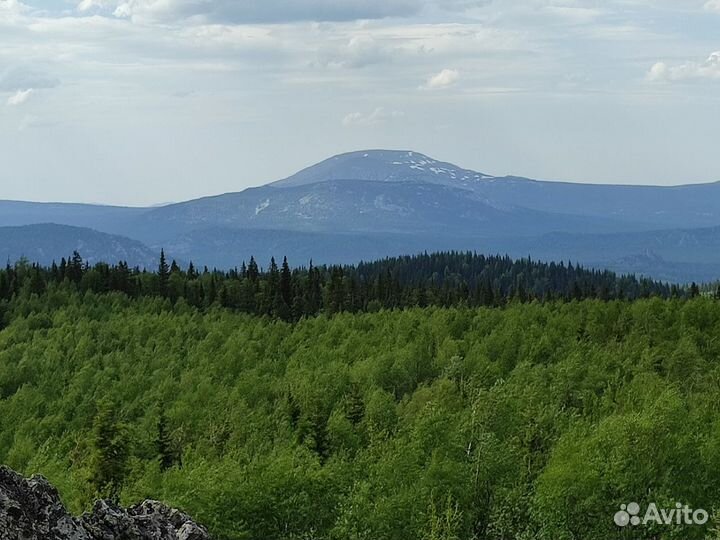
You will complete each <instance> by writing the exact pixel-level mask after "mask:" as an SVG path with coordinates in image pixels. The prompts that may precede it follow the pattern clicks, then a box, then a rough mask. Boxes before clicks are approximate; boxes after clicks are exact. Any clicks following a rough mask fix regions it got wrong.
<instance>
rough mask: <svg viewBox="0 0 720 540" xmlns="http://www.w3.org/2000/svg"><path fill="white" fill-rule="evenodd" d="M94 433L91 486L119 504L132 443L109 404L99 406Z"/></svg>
mask: <svg viewBox="0 0 720 540" xmlns="http://www.w3.org/2000/svg"><path fill="white" fill-rule="evenodd" d="M92 434H93V435H92V461H91V462H92V476H91V478H90V483H91V485H92V486H93V488H94V492H95V494H96V495H98V496H100V497H103V498H107V499H110V500H112V501H117V500H118V498H119V496H120V491H121V489H122V486H123V483H124V481H125V475H126V472H127V460H128V457H129V451H128V450H129V442H128V438H127V433H126V431H125V428H124V426H122V424H121V423H120V422H119V420H118V417H117V411H116V409H115V407H114V406H113V405H112V404H111V403H110V402H108V401H105V402H102V403H101V404H100V405H99V408H98V412H97V415H96V416H95V420H94V422H93V431H92Z"/></svg>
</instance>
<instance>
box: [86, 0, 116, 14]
mask: <svg viewBox="0 0 720 540" xmlns="http://www.w3.org/2000/svg"><path fill="white" fill-rule="evenodd" d="M113 4H114V2H113V0H82V1H81V2H80V3H79V4H78V5H77V10H78V11H80V12H83V13H84V12H86V11H91V10H93V9H106V8H109V7H110V6H113Z"/></svg>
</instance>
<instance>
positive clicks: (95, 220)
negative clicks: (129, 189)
mask: <svg viewBox="0 0 720 540" xmlns="http://www.w3.org/2000/svg"><path fill="white" fill-rule="evenodd" d="M149 210H150V209H149V208H130V207H123V206H103V205H92V204H73V203H36V202H23V201H0V227H3V226H20V225H36V224H38V223H59V224H62V225H72V226H74V227H89V228H91V229H96V230H98V231H103V232H110V233H112V232H116V231H118V230H122V229H123V228H124V227H126V226H127V224H128V223H132V222H133V221H134V220H135V219H137V218H138V217H139V216H141V215H142V214H144V213H146V212H148V211H149Z"/></svg>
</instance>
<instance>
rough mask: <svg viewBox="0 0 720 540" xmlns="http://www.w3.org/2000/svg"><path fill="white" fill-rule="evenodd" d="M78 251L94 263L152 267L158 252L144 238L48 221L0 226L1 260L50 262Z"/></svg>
mask: <svg viewBox="0 0 720 540" xmlns="http://www.w3.org/2000/svg"><path fill="white" fill-rule="evenodd" d="M74 251H78V252H79V253H80V254H81V255H82V256H83V259H84V260H85V261H87V262H88V263H90V264H95V263H97V262H113V263H114V262H118V261H125V262H127V263H128V264H129V265H130V266H133V267H134V266H139V267H142V268H151V267H153V266H154V265H156V264H157V259H158V252H156V251H155V250H153V249H151V248H149V247H147V246H146V245H145V244H143V243H142V242H139V241H137V240H132V239H130V238H126V237H123V236H117V235H111V234H105V233H101V232H98V231H95V230H92V229H87V228H82V227H72V226H68V225H56V224H53V223H45V224H38V225H23V226H19V227H0V261H3V262H5V261H10V262H15V261H18V260H20V259H23V258H24V259H27V260H28V261H31V262H37V263H41V264H43V265H49V264H51V263H52V262H60V260H61V259H62V258H63V257H65V258H69V257H71V256H72V254H73V252H74Z"/></svg>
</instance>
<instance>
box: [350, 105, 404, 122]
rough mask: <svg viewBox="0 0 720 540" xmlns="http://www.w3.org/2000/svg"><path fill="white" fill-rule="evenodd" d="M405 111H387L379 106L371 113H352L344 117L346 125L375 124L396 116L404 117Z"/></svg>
mask: <svg viewBox="0 0 720 540" xmlns="http://www.w3.org/2000/svg"><path fill="white" fill-rule="evenodd" d="M403 116H405V115H404V113H402V112H400V111H386V110H385V109H384V108H383V107H378V108H376V109H375V110H374V111H372V112H371V113H370V114H364V113H361V112H354V113H350V114H348V115H347V116H345V118H343V122H342V123H343V125H344V126H375V125H378V124H383V123H385V122H386V121H388V120H392V119H394V118H402V117H403Z"/></svg>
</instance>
